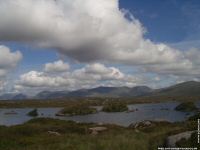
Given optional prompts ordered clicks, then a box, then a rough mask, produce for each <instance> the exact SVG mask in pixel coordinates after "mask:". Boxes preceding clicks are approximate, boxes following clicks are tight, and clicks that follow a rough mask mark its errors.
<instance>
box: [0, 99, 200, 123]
mask: <svg viewBox="0 0 200 150" xmlns="http://www.w3.org/2000/svg"><path fill="white" fill-rule="evenodd" d="M178 104H179V103H178V102H167V103H151V104H134V105H129V106H128V107H129V109H130V110H132V109H138V111H135V112H129V113H127V112H119V113H106V112H98V113H97V114H90V115H85V116H69V117H57V116H55V113H57V112H58V111H59V110H61V109H62V108H38V113H39V116H38V117H48V118H57V119H62V120H73V121H76V122H85V123H108V124H117V125H122V126H128V125H130V124H131V123H136V122H140V121H143V120H154V121H163V120H165V121H170V122H178V121H184V120H186V119H187V118H188V117H189V116H191V115H192V114H193V113H186V112H179V111H175V110H174V108H175V107H176V106H177V105H178ZM196 105H197V107H199V106H200V102H198V103H196ZM96 108H97V109H98V110H101V108H102V107H100V106H99V107H96ZM31 110H33V108H16V109H13V108H11V109H0V125H6V126H11V125H17V124H22V123H24V122H26V121H28V120H30V119H32V118H33V117H30V116H27V115H26V114H27V113H28V112H29V111H31ZM10 112H16V114H14V113H13V114H9V113H10Z"/></svg>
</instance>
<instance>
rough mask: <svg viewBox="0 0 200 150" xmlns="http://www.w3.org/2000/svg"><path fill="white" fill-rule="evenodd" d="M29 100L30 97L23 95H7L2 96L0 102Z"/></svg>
mask: <svg viewBox="0 0 200 150" xmlns="http://www.w3.org/2000/svg"><path fill="white" fill-rule="evenodd" d="M23 99H28V96H26V95H24V94H22V93H17V94H16V93H6V94H3V95H1V96H0V100H23Z"/></svg>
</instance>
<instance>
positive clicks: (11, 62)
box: [0, 45, 22, 92]
mask: <svg viewBox="0 0 200 150" xmlns="http://www.w3.org/2000/svg"><path fill="white" fill-rule="evenodd" d="M21 59H22V54H21V53H20V52H19V51H16V52H11V50H10V49H9V48H8V47H6V46H3V45H0V92H1V91H3V90H4V89H5V87H6V85H7V79H6V77H7V75H8V73H9V72H10V71H11V70H12V69H14V68H15V67H16V66H17V64H18V63H19V61H20V60H21Z"/></svg>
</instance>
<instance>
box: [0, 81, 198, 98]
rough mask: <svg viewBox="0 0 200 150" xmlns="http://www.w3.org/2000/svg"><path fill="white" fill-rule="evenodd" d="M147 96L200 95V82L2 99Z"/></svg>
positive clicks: (4, 96)
mask: <svg viewBox="0 0 200 150" xmlns="http://www.w3.org/2000/svg"><path fill="white" fill-rule="evenodd" d="M145 96H171V97H173V96H174V97H175V96H200V82H197V81H187V82H182V83H178V84H175V85H172V86H169V87H166V88H161V89H151V88H149V87H148V86H135V87H126V86H122V87H106V86H99V87H96V88H91V89H79V90H75V91H42V92H39V93H38V94H36V95H35V96H34V97H28V96H27V95H25V94H23V93H17V94H16V93H15V94H12V93H7V94H6V93H5V94H3V95H1V96H0V100H23V99H58V98H69V97H74V98H76V97H77V98H78V97H145Z"/></svg>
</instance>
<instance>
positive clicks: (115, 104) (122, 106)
mask: <svg viewBox="0 0 200 150" xmlns="http://www.w3.org/2000/svg"><path fill="white" fill-rule="evenodd" d="M102 111H104V112H124V111H128V106H127V104H126V103H125V102H123V101H114V100H113V101H106V102H105V103H104V104H103V109H102Z"/></svg>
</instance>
